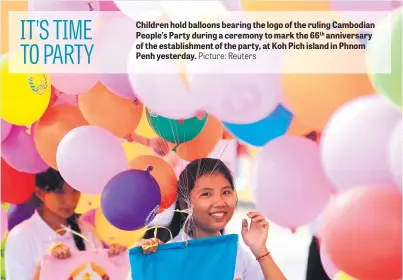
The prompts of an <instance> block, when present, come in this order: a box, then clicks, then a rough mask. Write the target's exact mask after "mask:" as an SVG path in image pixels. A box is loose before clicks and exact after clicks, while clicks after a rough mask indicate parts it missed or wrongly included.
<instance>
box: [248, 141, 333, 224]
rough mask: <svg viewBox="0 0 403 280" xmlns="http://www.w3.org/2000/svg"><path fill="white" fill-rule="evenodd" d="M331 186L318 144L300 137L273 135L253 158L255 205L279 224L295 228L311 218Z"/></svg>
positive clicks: (328, 196) (327, 199)
mask: <svg viewBox="0 0 403 280" xmlns="http://www.w3.org/2000/svg"><path fill="white" fill-rule="evenodd" d="M331 189H332V186H331V184H330V182H329V180H328V179H327V177H326V175H325V173H324V172H323V169H322V166H321V163H320V156H319V147H318V145H317V144H316V143H315V142H312V141H310V140H308V139H306V138H304V137H296V136H283V137H280V138H276V139H274V140H272V141H270V142H269V143H267V144H266V145H265V146H264V147H263V148H262V149H261V150H260V151H259V153H258V154H257V156H256V157H255V159H254V162H253V167H252V192H253V196H254V198H255V201H256V207H257V209H258V210H259V211H261V212H262V214H263V215H264V216H265V217H267V218H268V219H269V220H271V221H273V222H274V223H276V224H278V225H280V226H283V227H286V228H290V229H295V228H297V227H299V226H302V225H305V224H308V223H309V222H311V221H312V220H313V219H314V218H315V217H316V216H318V215H319V214H320V213H321V212H322V210H323V209H324V208H325V205H326V204H327V202H328V201H329V199H330V196H331ZM284 201H286V202H287V203H284ZM307 201H309V203H307Z"/></svg>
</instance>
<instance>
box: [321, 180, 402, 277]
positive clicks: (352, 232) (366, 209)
mask: <svg viewBox="0 0 403 280" xmlns="http://www.w3.org/2000/svg"><path fill="white" fill-rule="evenodd" d="M358 240H359V242H357V241H358ZM322 241H323V244H324V246H326V250H327V252H328V254H329V257H330V258H331V260H332V261H333V263H334V265H335V266H336V267H337V268H338V269H340V270H341V271H344V272H346V273H347V274H348V275H351V276H352V277H355V278H357V279H383V280H392V279H401V278H402V276H403V275H402V193H401V190H399V189H397V188H385V187H384V186H379V187H375V186H371V187H368V188H365V187H364V188H357V189H353V190H349V191H346V192H341V193H340V194H339V195H338V196H337V197H336V198H335V200H334V203H331V204H329V207H327V209H326V212H325V227H324V229H323V238H322Z"/></svg>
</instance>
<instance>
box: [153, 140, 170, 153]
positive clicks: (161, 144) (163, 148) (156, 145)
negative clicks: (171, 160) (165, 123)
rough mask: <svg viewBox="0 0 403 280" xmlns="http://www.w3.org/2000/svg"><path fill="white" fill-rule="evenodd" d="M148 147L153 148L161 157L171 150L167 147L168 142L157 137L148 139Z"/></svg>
mask: <svg viewBox="0 0 403 280" xmlns="http://www.w3.org/2000/svg"><path fill="white" fill-rule="evenodd" d="M149 147H150V148H151V149H153V151H154V153H156V154H158V155H159V156H161V157H164V156H166V155H167V154H168V153H169V151H170V150H171V149H170V148H169V145H168V142H167V141H165V140H163V139H161V138H158V137H157V138H152V139H150V141H149Z"/></svg>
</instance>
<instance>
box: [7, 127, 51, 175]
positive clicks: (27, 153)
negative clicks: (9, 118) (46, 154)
mask: <svg viewBox="0 0 403 280" xmlns="http://www.w3.org/2000/svg"><path fill="white" fill-rule="evenodd" d="M1 152H2V157H3V159H4V160H5V161H7V163H8V164H9V165H10V166H12V167H13V168H15V169H16V170H18V171H20V172H26V173H40V172H43V171H45V170H46V169H48V167H49V166H48V165H47V164H46V163H45V162H44V161H43V159H42V158H41V156H40V155H39V153H38V151H37V149H36V147H35V143H34V137H33V135H32V134H28V133H27V128H26V127H25V126H14V127H13V129H12V131H11V133H10V135H9V136H8V137H7V139H6V140H5V141H4V142H3V143H1Z"/></svg>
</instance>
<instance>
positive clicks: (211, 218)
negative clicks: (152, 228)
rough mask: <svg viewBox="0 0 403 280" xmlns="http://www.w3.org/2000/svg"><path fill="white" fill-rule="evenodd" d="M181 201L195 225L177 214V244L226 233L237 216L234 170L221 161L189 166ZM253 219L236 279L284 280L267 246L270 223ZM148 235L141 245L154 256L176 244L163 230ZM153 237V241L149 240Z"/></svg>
mask: <svg viewBox="0 0 403 280" xmlns="http://www.w3.org/2000/svg"><path fill="white" fill-rule="evenodd" d="M178 188H179V190H178V200H177V205H176V209H181V210H185V209H191V211H192V214H191V215H192V216H191V221H192V226H191V227H190V228H189V227H188V226H187V223H186V221H187V220H188V219H187V218H188V214H186V213H183V212H175V214H174V216H173V218H172V221H171V223H170V225H169V226H168V228H169V230H170V231H171V232H172V235H173V236H174V239H173V240H172V241H173V242H180V241H181V240H183V239H182V238H183V237H185V238H187V239H188V240H189V239H198V238H206V237H213V236H219V235H222V234H224V228H225V226H226V225H227V224H228V222H229V221H230V220H231V218H232V217H233V215H234V211H235V208H236V204H237V196H236V192H235V186H234V182H233V178H232V175H231V172H230V170H229V169H228V168H227V166H225V164H224V163H223V162H222V161H221V160H219V159H212V158H202V159H198V160H195V161H193V162H191V163H189V164H188V165H187V167H186V168H185V169H184V170H183V171H182V173H181V175H180V177H179V181H178ZM248 218H250V219H251V223H250V224H249V223H248V221H247V219H244V220H243V221H242V225H240V226H241V227H242V231H241V232H242V238H243V241H244V243H245V245H246V248H245V246H243V245H239V246H238V252H237V258H236V265H235V279H242V280H263V279H265V280H268V279H270V280H284V279H286V278H285V277H284V275H283V273H282V272H281V271H280V269H279V268H278V266H277V265H276V263H275V262H274V260H273V258H272V257H271V255H270V252H269V250H268V249H267V247H266V241H267V235H268V230H269V224H268V222H267V221H266V219H265V218H264V217H263V216H262V215H261V214H260V213H258V212H250V213H248ZM153 234H154V233H152V232H148V233H147V234H146V236H145V239H143V240H141V241H140V242H139V244H138V246H147V247H150V245H151V246H153V247H151V248H149V249H146V250H144V253H146V254H148V253H153V252H155V251H156V250H157V248H158V244H162V243H166V242H172V241H170V240H169V239H170V234H169V232H168V231H163V230H159V231H158V232H157V238H152V237H153ZM147 238H150V239H147Z"/></svg>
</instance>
